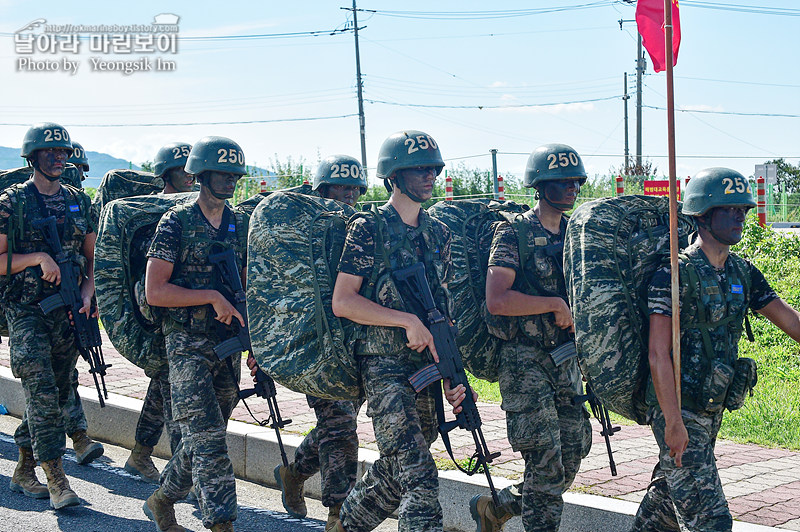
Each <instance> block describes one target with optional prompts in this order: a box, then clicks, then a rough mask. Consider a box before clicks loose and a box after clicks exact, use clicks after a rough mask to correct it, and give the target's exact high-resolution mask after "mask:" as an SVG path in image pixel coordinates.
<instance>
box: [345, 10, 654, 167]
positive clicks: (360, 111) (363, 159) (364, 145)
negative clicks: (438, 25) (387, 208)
mask: <svg viewBox="0 0 800 532" xmlns="http://www.w3.org/2000/svg"><path fill="white" fill-rule="evenodd" d="M353 35H354V36H355V40H356V84H357V86H358V126H359V130H360V132H361V165H362V166H363V167H364V172H365V173H366V171H367V133H366V129H365V127H364V95H363V93H362V90H361V88H362V82H361V55H360V54H359V53H358V15H357V10H356V0H353ZM639 40H640V42H639V48H641V37H640V38H639Z"/></svg>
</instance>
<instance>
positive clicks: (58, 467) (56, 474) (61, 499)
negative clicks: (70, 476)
mask: <svg viewBox="0 0 800 532" xmlns="http://www.w3.org/2000/svg"><path fill="white" fill-rule="evenodd" d="M42 469H44V474H45V475H46V476H47V491H49V492H50V506H51V507H52V508H55V509H56V510H60V509H61V508H66V507H67V506H77V505H79V504H80V503H81V500H80V499H79V498H78V496H77V495H76V494H75V492H74V491H72V490H71V489H70V487H69V481H67V475H65V474H64V467H63V465H62V464H61V457H60V456H59V457H58V458H54V459H52V460H47V461H46V462H42Z"/></svg>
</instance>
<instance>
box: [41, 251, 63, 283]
mask: <svg viewBox="0 0 800 532" xmlns="http://www.w3.org/2000/svg"><path fill="white" fill-rule="evenodd" d="M39 266H40V267H41V268H42V279H44V280H45V281H47V282H48V283H53V284H61V270H59V269H58V264H56V261H54V260H53V257H51V256H50V255H48V254H47V253H42V254H41V255H40V257H39Z"/></svg>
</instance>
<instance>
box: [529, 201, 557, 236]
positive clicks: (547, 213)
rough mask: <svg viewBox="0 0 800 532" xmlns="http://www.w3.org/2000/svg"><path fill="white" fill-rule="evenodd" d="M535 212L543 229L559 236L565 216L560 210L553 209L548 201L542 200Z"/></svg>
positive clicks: (537, 203)
mask: <svg viewBox="0 0 800 532" xmlns="http://www.w3.org/2000/svg"><path fill="white" fill-rule="evenodd" d="M533 212H534V214H536V217H537V218H539V222H541V224H542V227H544V228H545V229H547V230H548V231H550V232H551V233H553V234H555V235H557V234H558V232H559V231H560V230H561V216H562V214H563V213H562V212H561V211H560V210H558V209H556V208H555V207H552V206H551V205H550V204H549V203H547V202H546V201H541V200H540V201H538V202H536V206H535V207H534V208H533Z"/></svg>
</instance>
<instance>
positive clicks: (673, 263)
mask: <svg viewBox="0 0 800 532" xmlns="http://www.w3.org/2000/svg"><path fill="white" fill-rule="evenodd" d="M673 1H677V0H664V49H665V52H666V67H667V144H668V154H669V263H670V270H671V272H672V275H671V277H672V279H671V281H672V282H671V287H670V288H671V290H670V292H671V296H672V370H673V373H674V378H675V394H676V395H677V398H678V410H680V408H681V316H680V301H679V300H678V295H679V291H678V185H677V171H676V169H675V166H676V165H675V95H674V92H673V84H672V63H673V59H672V2H673Z"/></svg>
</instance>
